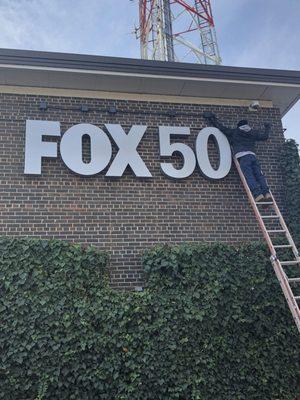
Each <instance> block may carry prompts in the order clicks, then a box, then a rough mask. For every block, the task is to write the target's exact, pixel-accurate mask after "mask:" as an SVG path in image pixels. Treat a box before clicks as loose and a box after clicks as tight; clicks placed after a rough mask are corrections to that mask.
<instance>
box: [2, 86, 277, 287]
mask: <svg viewBox="0 0 300 400" xmlns="http://www.w3.org/2000/svg"><path fill="white" fill-rule="evenodd" d="M41 99H43V100H46V101H47V103H48V105H49V108H48V110H46V111H40V110H39V102H40V100H41ZM81 104H85V105H87V106H89V107H90V108H93V109H94V110H92V111H90V112H88V113H83V112H81V111H79V107H80V105H81ZM109 106H116V107H117V109H118V112H117V114H115V115H111V114H109V113H108V112H107V111H105V110H106V109H107V108H108V107H109ZM203 111H213V112H215V113H217V115H218V116H220V118H221V119H222V120H223V121H224V122H225V123H226V124H228V125H232V126H233V125H235V123H236V122H237V121H238V120H239V119H240V117H247V118H248V119H249V121H250V122H251V123H252V124H254V125H256V126H259V125H262V123H263V121H266V120H267V121H271V122H272V123H273V126H274V133H273V135H272V137H271V139H270V140H269V141H268V142H267V143H264V142H263V143H261V144H259V150H258V155H259V157H260V160H261V164H262V167H263V170H264V171H265V173H266V174H267V176H268V178H269V183H270V186H271V188H272V190H273V192H274V193H275V195H276V196H277V198H278V200H279V204H281V205H282V203H283V182H282V177H281V171H280V166H279V162H278V158H279V153H280V147H281V144H282V142H283V135H282V126H281V121H280V115H279V111H278V110H277V109H275V108H264V109H261V110H260V111H259V112H257V113H249V112H248V110H247V109H246V108H243V107H233V106H207V105H205V106H201V105H188V104H184V105H179V104H168V103H152V102H138V101H116V100H103V99H80V98H68V97H40V96H34V95H15V94H0V138H1V140H0V164H1V174H0V189H1V195H0V234H3V235H14V236H18V235H22V236H38V237H43V238H53V237H55V238H59V239H64V240H68V241H74V242H80V243H90V244H93V245H96V246H98V247H99V248H100V249H106V250H108V251H109V252H110V253H111V266H110V271H111V278H112V283H113V285H114V286H120V287H130V286H137V285H139V284H141V283H142V281H143V277H142V271H141V262H140V260H141V253H142V252H143V250H144V249H146V248H147V247H149V246H153V245H154V244H156V243H162V242H168V243H170V242H172V243H179V242H183V241H210V242H212V241H224V242H237V241H249V240H253V239H254V240H257V239H259V238H260V237H261V235H260V232H259V230H258V228H257V223H256V221H255V218H254V216H253V214H252V211H251V210H250V207H249V205H248V202H247V199H246V196H245V193H244V191H243V189H242V187H241V184H240V181H239V178H238V176H237V173H236V171H235V170H234V168H232V170H231V172H230V174H229V175H228V176H227V177H226V178H225V179H223V180H220V181H216V182H215V181H214V182H212V181H209V180H207V179H205V178H204V177H202V176H201V175H200V173H199V172H198V170H197V169H196V170H195V172H194V173H193V175H192V176H190V177H189V178H187V179H183V180H172V179H171V178H168V177H166V176H165V175H164V174H163V173H162V171H161V170H160V162H161V161H164V159H163V158H161V159H160V157H159V142H158V126H159V125H174V126H189V127H190V128H191V137H189V138H183V139H182V142H184V143H187V144H189V145H190V146H191V147H192V148H195V139H196V135H197V133H198V131H199V130H200V129H201V128H203V127H204V126H205V121H204V120H203V118H202V117H201V113H202V112H203ZM168 112H176V113H177V115H176V116H175V117H174V116H173V117H170V116H168V115H166V113H168ZM26 119H42V120H51V121H60V122H61V129H62V132H64V131H65V130H66V129H68V128H69V127H70V126H72V125H74V124H77V123H82V122H88V123H92V124H95V125H97V126H99V127H100V128H103V127H104V123H120V124H122V126H123V127H124V128H129V127H130V126H131V125H132V124H144V125H148V129H147V132H146V134H145V136H144V138H143V140H142V142H141V143H140V146H139V153H140V154H141V156H142V158H143V160H144V161H145V163H146V165H147V166H148V168H149V169H150V171H151V173H152V175H153V178H150V179H149V178H147V179H141V178H137V177H135V176H133V174H132V173H131V171H125V174H124V176H123V177H122V178H107V177H105V176H104V175H105V172H106V170H104V171H103V172H101V173H100V174H98V175H96V176H93V177H80V176H78V175H76V174H74V173H72V172H71V171H69V170H68V169H67V167H66V166H65V165H64V164H63V162H62V160H61V158H60V157H58V158H57V159H47V160H43V166H42V175H41V176H28V175H24V174H23V169H24V143H25V121H26ZM112 142H113V141H112ZM114 152H116V149H114ZM210 152H211V158H212V160H214V159H216V157H217V155H216V151H215V149H214V147H213V145H211V149H210ZM175 159H176V155H174V157H173V160H175ZM166 160H168V161H170V159H169V158H168V159H166ZM177 161H178V162H179V163H180V158H179V157H178V160H177Z"/></svg>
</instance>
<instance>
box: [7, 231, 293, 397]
mask: <svg viewBox="0 0 300 400" xmlns="http://www.w3.org/2000/svg"><path fill="white" fill-rule="evenodd" d="M107 262H108V257H107V254H106V253H101V252H98V251H97V250H96V249H94V248H91V247H88V248H83V247H80V246H77V245H69V244H66V243H63V242H59V241H52V240H51V241H42V240H33V239H12V238H1V239H0V294H1V297H0V399H5V400H16V399H20V400H21V399H31V400H33V399H39V400H41V399H49V400H50V399H51V400H57V399H59V400H72V399H75V400H85V399H87V400H96V399H108V400H140V399H143V400H148V399H149V400H150V399H153V400H159V399H164V400H172V399H181V400H187V399H194V400H233V399H234V400H242V399H243V400H244V399H245V400H246V399H247V400H249V399H251V400H256V399H257V400H262V399H264V400H276V399H278V400H295V398H296V396H297V395H299V394H300V384H299V382H300V368H299V367H300V365H299V348H300V336H299V334H298V333H297V330H296V327H295V324H294V323H293V321H292V317H291V315H290V313H289V311H288V309H287V306H286V304H285V300H284V297H283V295H282V293H281V291H280V288H279V285H278V282H277V280H276V278H275V275H274V273H273V271H272V267H271V265H270V262H269V259H268V252H267V250H266V248H265V247H264V246H263V245H261V244H250V245H244V246H238V247H235V246H229V245H223V244H215V245H204V244H203V245H199V244H198V245H182V246H173V247H168V246H159V247H156V248H154V249H152V250H150V251H148V252H147V253H146V254H145V255H144V259H143V262H144V267H145V271H146V274H147V279H148V288H147V289H146V290H144V291H143V292H131V293H124V292H117V291H113V290H111V289H109V287H108V284H107V282H106V277H105V268H106V265H107Z"/></svg>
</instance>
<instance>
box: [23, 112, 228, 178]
mask: <svg viewBox="0 0 300 400" xmlns="http://www.w3.org/2000/svg"><path fill="white" fill-rule="evenodd" d="M105 127H106V131H107V132H108V134H109V136H108V134H107V133H106V132H104V130H102V129H100V128H99V127H98V126H96V125H92V124H85V123H84V124H77V125H74V126H71V127H70V128H69V129H68V130H67V131H66V132H65V133H64V134H63V135H62V137H61V129H60V123H59V122H57V121H39V120H28V121H26V140H25V169H24V173H25V174H35V175H39V174H41V173H42V159H43V157H52V158H56V157H57V147H58V146H57V142H55V141H47V140H46V138H45V137H49V136H53V137H57V139H58V140H59V139H60V155H61V158H62V160H63V162H64V163H65V165H66V166H67V167H68V168H69V169H70V170H71V171H73V172H75V173H77V174H80V175H84V176H91V175H95V174H98V173H99V172H101V171H103V170H104V169H105V168H106V167H107V166H108V164H109V163H110V161H111V158H112V142H111V140H113V141H114V142H115V144H116V145H117V147H118V152H117V154H116V156H115V157H114V159H113V160H112V162H111V164H110V166H109V168H108V170H107V172H106V174H105V176H108V177H121V176H122V175H123V173H124V171H125V169H126V168H127V167H128V166H129V167H130V168H131V170H132V172H133V174H134V175H135V176H137V177H143V178H149V177H152V174H151V171H150V170H149V168H148V167H147V165H146V163H145V162H144V160H143V159H142V157H141V155H140V154H139V152H138V149H137V148H138V145H139V144H140V143H141V141H142V139H143V136H144V135H145V133H146V131H147V126H146V125H133V126H132V127H131V128H130V130H129V131H128V132H125V130H124V129H123V128H122V126H121V125H119V124H105ZM85 135H88V136H89V139H90V161H89V162H84V161H83V157H82V151H83V149H82V139H83V136H85ZM189 135H190V128H188V127H181V126H180V127H179V126H159V127H158V135H157V139H158V141H159V149H160V155H161V156H163V157H164V158H165V157H170V162H160V167H161V170H162V171H163V172H164V173H165V174H166V175H167V176H169V177H171V178H176V179H182V178H187V177H188V176H190V175H191V174H192V173H193V172H194V170H195V168H196V165H197V163H198V167H199V169H200V171H201V172H202V174H203V175H205V176H206V177H207V178H210V179H221V178H224V177H225V176H226V175H227V174H228V172H229V171H230V168H231V150H230V145H229V143H228V140H227V138H226V136H225V135H224V134H223V133H222V132H220V131H219V130H218V129H216V128H212V127H208V128H203V129H202V130H201V131H200V132H199V133H198V135H197V138H196V144H195V150H196V151H195V152H194V151H193V150H192V148H191V147H189V146H188V145H187V144H185V143H182V142H180V141H179V138H181V139H182V138H184V137H187V136H189ZM210 136H212V137H213V138H214V140H215V143H216V145H217V146H218V149H219V165H218V167H217V168H216V169H215V168H213V166H212V165H211V163H210V160H209V155H208V139H209V137H210ZM174 153H180V154H181V157H182V161H183V162H182V166H181V168H180V169H178V168H175V167H174V165H173V164H172V160H171V157H172V155H173V154H174ZM158 162H159V161H158Z"/></svg>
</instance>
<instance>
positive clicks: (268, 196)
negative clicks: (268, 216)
mask: <svg viewBox="0 0 300 400" xmlns="http://www.w3.org/2000/svg"><path fill="white" fill-rule="evenodd" d="M265 200H272V196H271V193H269V192H268V193H266V194H265Z"/></svg>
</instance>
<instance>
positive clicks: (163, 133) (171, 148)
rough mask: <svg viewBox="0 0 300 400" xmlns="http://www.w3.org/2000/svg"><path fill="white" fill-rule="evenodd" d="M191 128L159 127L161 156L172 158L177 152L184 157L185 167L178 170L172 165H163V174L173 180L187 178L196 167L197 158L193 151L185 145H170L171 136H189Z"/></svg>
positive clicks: (164, 163) (165, 163)
mask: <svg viewBox="0 0 300 400" xmlns="http://www.w3.org/2000/svg"><path fill="white" fill-rule="evenodd" d="M189 134H190V128H187V127H181V126H180V127H179V126H176V127H175V126H160V127H159V147H160V155H161V156H172V155H173V153H175V152H176V151H177V152H179V153H181V155H182V157H183V166H182V168H180V169H176V168H175V167H174V166H173V164H172V163H167V162H163V163H161V164H160V165H161V169H162V170H163V172H164V173H165V174H166V175H168V176H170V177H171V178H177V179H178V178H179V179H180V178H187V177H188V176H190V175H191V174H192V173H193V172H194V169H195V167H196V157H195V154H194V152H193V150H192V149H191V148H190V147H189V146H187V145H186V144H183V143H172V144H171V143H170V142H171V135H180V136H182V135H189Z"/></svg>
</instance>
